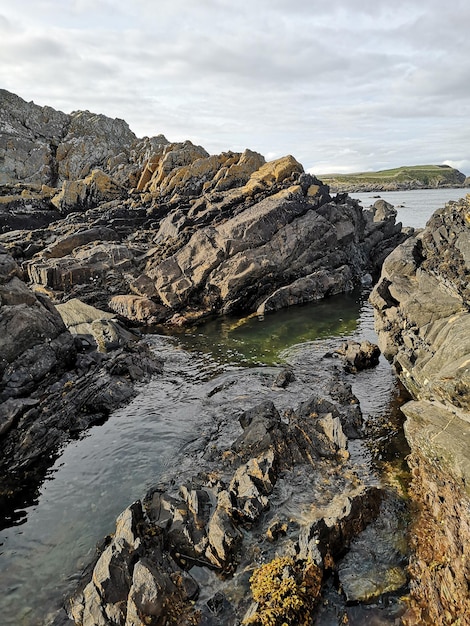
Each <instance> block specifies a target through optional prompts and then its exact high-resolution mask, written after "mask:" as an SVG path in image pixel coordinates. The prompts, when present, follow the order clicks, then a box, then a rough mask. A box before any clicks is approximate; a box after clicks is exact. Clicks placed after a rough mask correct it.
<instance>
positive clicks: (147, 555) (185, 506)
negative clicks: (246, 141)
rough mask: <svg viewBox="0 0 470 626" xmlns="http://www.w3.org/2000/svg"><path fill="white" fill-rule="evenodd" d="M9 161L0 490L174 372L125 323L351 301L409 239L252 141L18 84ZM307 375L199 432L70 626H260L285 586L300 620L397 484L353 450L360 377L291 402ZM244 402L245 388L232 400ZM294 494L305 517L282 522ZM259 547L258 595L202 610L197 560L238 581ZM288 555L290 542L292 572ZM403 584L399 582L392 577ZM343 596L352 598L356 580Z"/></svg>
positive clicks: (287, 616) (2, 133) (361, 348)
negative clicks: (178, 130)
mask: <svg viewBox="0 0 470 626" xmlns="http://www.w3.org/2000/svg"><path fill="white" fill-rule="evenodd" d="M0 162H1V163H2V173H1V175H0V176H1V177H0V185H1V195H0V230H1V232H0V246H1V247H0V307H1V309H0V313H1V317H0V331H1V332H0V346H1V348H2V353H1V355H2V360H1V362H0V377H1V380H0V402H1V404H0V453H1V454H0V459H1V461H0V471H1V472H2V475H3V476H5V477H6V478H5V480H4V482H3V483H2V489H3V491H2V494H1V495H2V496H3V498H4V499H6V498H7V497H9V496H10V495H11V494H16V495H18V493H20V497H25V496H24V487H25V481H26V479H29V480H30V485H31V484H32V485H33V488H34V486H37V484H38V482H39V481H40V480H41V476H42V474H43V472H44V469H45V467H46V464H47V463H50V462H51V460H52V458H53V455H54V454H55V453H56V452H57V450H58V448H59V446H60V445H61V444H62V443H63V442H64V441H65V440H66V439H67V438H70V437H72V436H74V435H76V434H78V433H79V432H81V431H82V430H84V429H86V428H88V427H89V426H90V425H92V424H94V423H97V422H99V421H101V420H103V419H106V417H107V416H108V415H109V413H110V411H112V410H113V409H114V408H115V407H117V406H118V405H119V404H121V403H123V402H126V401H127V400H128V399H129V398H130V397H131V396H132V395H133V394H134V385H133V383H134V382H135V381H138V380H145V379H148V378H149V377H150V376H151V375H153V374H154V373H156V372H161V363H160V361H159V359H158V357H157V356H156V355H155V354H153V353H152V352H151V351H150V349H149V348H148V347H147V346H146V344H145V343H143V342H141V341H137V339H138V336H137V335H136V334H134V332H133V331H132V330H131V329H130V328H131V327H132V326H140V325H152V324H157V323H168V324H171V323H178V324H179V323H185V322H186V321H188V320H195V319H199V318H201V317H202V316H206V315H213V314H222V313H228V312H236V313H243V314H251V313H257V314H258V315H264V314H267V313H269V312H270V311H274V310H276V309H279V308H282V307H286V306H290V305H293V304H298V303H303V302H308V301H312V300H316V299H319V298H323V297H324V296H327V295H330V294H336V293H339V292H344V291H349V290H351V289H352V288H353V287H354V285H356V284H360V283H361V282H362V281H364V282H369V283H370V281H371V275H372V274H376V273H377V272H378V271H379V270H380V267H381V264H382V262H383V260H384V258H385V257H386V256H387V255H388V254H389V252H391V251H392V250H393V249H394V248H395V247H396V246H397V245H398V244H399V243H401V242H403V241H404V240H405V239H406V237H407V236H408V234H405V233H403V232H402V230H401V225H400V224H396V223H395V218H396V213H395V212H394V210H393V209H392V208H391V207H390V206H388V205H386V204H384V203H378V204H376V206H374V207H373V208H372V209H370V210H363V209H362V207H361V206H360V205H359V204H358V202H357V201H354V200H352V199H351V198H349V197H348V196H347V195H346V194H343V195H337V196H335V197H332V196H331V195H330V192H329V188H328V186H326V185H324V184H323V183H322V182H321V181H320V180H318V179H317V178H316V177H315V176H312V175H310V174H306V173H305V172H304V169H303V167H302V165H301V164H300V163H299V162H298V161H296V159H295V158H294V157H293V156H290V155H289V156H285V157H283V158H280V159H277V160H275V161H272V162H269V163H266V162H265V159H264V157H262V156H261V155H260V154H258V153H256V152H253V151H251V150H245V151H244V152H243V153H234V152H225V153H222V154H220V155H209V154H208V153H207V152H206V150H205V149H204V148H202V147H201V146H195V145H193V144H192V143H191V142H190V141H185V142H180V143H170V142H168V141H167V140H166V139H165V137H163V136H161V135H159V136H157V137H152V138H148V137H145V138H143V139H138V138H137V137H135V135H134V134H133V133H132V132H131V131H130V129H129V127H128V126H127V124H126V123H125V122H124V121H122V120H111V119H109V118H106V117H105V116H102V115H95V114H93V113H90V112H88V111H85V112H83V111H81V112H80V111H79V112H74V113H71V114H70V115H68V114H64V113H61V112H57V111H54V110H53V109H51V108H50V107H39V106H36V105H35V104H34V103H26V102H24V101H23V100H21V98H18V97H17V96H14V95H13V94H10V93H8V92H6V91H3V90H2V91H0ZM126 324H127V325H126ZM338 356H340V357H342V358H343V359H344V363H345V367H346V369H347V370H348V371H349V372H354V371H357V370H360V369H362V368H364V367H370V366H373V365H374V364H375V363H376V361H377V357H378V353H377V349H376V347H375V346H371V345H370V344H366V343H363V344H355V345H352V344H351V345H344V346H342V347H341V348H340V349H339V350H338V351H337V352H336V354H335V357H338ZM325 359H326V357H325ZM328 359H330V361H332V362H333V364H334V365H333V366H332V368H331V369H332V370H334V371H337V370H338V369H341V368H339V366H338V361H339V359H337V358H333V357H332V355H329V356H328ZM321 365H322V366H323V365H325V364H324V363H323V362H322V363H321ZM325 368H326V365H325ZM322 376H326V374H325V370H324V369H322ZM296 377H297V374H296V375H295V376H293V375H292V372H291V371H287V372H281V373H280V374H279V376H278V377H277V378H276V380H273V381H270V383H269V389H268V388H265V387H266V385H265V386H264V387H263V388H262V389H261V390H258V391H259V394H258V397H259V396H262V397H263V398H265V399H267V398H268V395H269V397H270V398H271V399H270V400H269V401H267V402H264V403H262V404H259V403H254V404H253V403H252V404H253V405H252V406H249V407H244V410H243V412H240V411H238V412H239V413H240V415H237V416H238V417H239V422H237V420H233V419H232V420H227V419H226V415H227V410H228V409H227V408H226V410H225V411H224V412H221V413H220V414H218V415H217V416H215V417H214V422H215V428H216V431H215V433H214V434H213V435H211V437H212V440H211V437H209V440H205V439H204V438H202V440H201V441H199V448H198V449H197V451H196V452H195V454H194V455H193V456H191V455H189V458H188V461H190V462H191V464H192V466H191V468H189V467H188V466H187V465H186V466H184V461H183V462H182V464H183V466H184V467H182V468H180V469H181V471H180V473H179V475H178V476H175V477H173V479H172V480H171V481H169V482H168V483H167V484H165V485H163V486H157V487H155V489H153V490H152V491H151V492H149V493H148V494H147V496H146V497H145V498H144V499H142V500H141V501H139V502H136V503H135V504H134V505H132V506H131V507H129V508H128V509H127V510H126V511H125V512H124V513H123V515H122V516H121V517H120V518H119V520H118V523H117V529H116V533H115V535H114V536H113V537H112V538H109V539H108V540H107V542H106V544H105V545H104V546H103V547H102V550H101V552H100V555H99V557H98V560H97V562H96V563H95V564H94V566H93V568H92V571H91V570H90V572H89V575H88V577H85V579H84V581H83V585H82V586H81V588H80V589H79V590H78V591H77V593H76V594H75V595H74V598H73V600H72V603H71V605H70V606H69V615H71V616H72V617H73V619H74V620H75V621H76V622H77V623H79V624H80V623H83V624H87V625H89V624H94V625H96V624H108V623H116V624H127V625H128V626H130V625H131V624H144V623H162V622H161V619H164V620H171V619H173V621H174V623H181V624H182V623H187V624H190V623H194V622H195V621H197V620H199V618H200V617H201V616H202V618H203V619H205V620H206V622H205V623H207V624H209V623H214V624H215V623H219V622H218V621H217V620H219V617H217V615H219V614H220V615H223V616H224V617H223V620H224V623H226V624H229V623H232V622H233V623H236V620H238V619H239V618H242V617H243V615H244V612H245V610H246V611H248V613H246V615H245V619H246V623H251V624H257V623H260V624H262V623H265V620H266V619H267V616H268V615H269V612H270V611H272V610H273V609H272V602H275V599H273V598H272V597H271V596H270V594H264V595H263V594H262V593H261V591H260V589H262V587H263V584H264V583H263V581H264V580H265V579H266V578H267V579H269V580H271V581H274V582H273V584H277V583H278V581H279V577H280V576H282V578H283V580H289V581H291V582H289V585H293V587H292V588H295V590H296V593H295V597H296V598H298V601H299V602H300V604H301V605H302V606H301V608H300V607H299V610H298V611H294V613H293V614H292V613H289V612H288V611H287V608H288V607H287V605H286V603H285V602H284V603H283V602H280V603H277V604H276V607H275V611H277V612H278V616H279V619H283V620H287V621H288V622H289V623H295V620H296V619H297V618H298V617H299V616H303V617H302V619H303V618H304V617H305V616H306V615H307V613H308V612H309V611H311V610H313V609H314V608H315V606H316V596H317V594H318V593H319V589H320V583H321V581H322V580H323V579H324V576H325V577H326V576H327V575H328V573H329V572H330V571H331V570H332V569H334V567H335V566H334V561H335V559H336V557H337V556H340V555H341V554H342V552H343V551H344V549H345V548H346V547H347V546H348V545H349V543H350V541H351V540H352V538H353V537H354V536H355V535H357V533H358V532H359V531H361V530H362V529H363V528H364V527H365V525H366V524H367V523H368V522H369V521H371V520H372V519H373V518H375V517H376V515H377V513H378V510H379V508H380V506H381V499H382V495H383V494H381V493H379V490H378V488H377V487H376V486H375V485H372V486H371V485H369V484H367V483H366V482H364V481H362V480H360V479H359V478H358V476H357V473H356V469H357V468H356V466H355V465H354V463H353V462H350V459H349V452H348V450H347V449H346V445H347V440H348V438H350V439H351V438H356V437H359V436H361V434H362V420H361V413H360V409H359V408H358V407H357V403H356V400H355V398H354V396H353V395H352V393H351V390H350V388H349V387H348V385H347V384H346V383H345V382H344V381H343V380H340V379H339V378H341V377H339V378H338V377H336V378H335V379H334V381H333V382H331V381H329V382H328V383H325V385H324V394H322V395H321V396H320V395H319V394H318V393H317V394H312V393H311V389H312V387H314V388H318V380H319V379H320V376H317V377H316V379H315V385H313V383H312V380H311V379H309V380H308V384H307V383H306V384H305V388H304V390H303V392H302V393H305V391H306V390H308V391H309V397H308V398H304V402H302V403H300V404H299V405H298V406H296V407H292V406H290V405H289V406H283V407H282V409H281V407H279V408H278V403H279V402H281V404H282V402H285V400H282V401H281V400H279V398H281V397H282V396H284V397H287V392H286V389H287V388H288V387H289V385H291V384H294V385H299V389H300V388H301V387H300V382H299V381H301V379H300V378H299V379H297V378H296ZM296 381H297V382H296ZM322 385H323V383H322ZM218 392H219V391H218V390H214V391H213V393H212V395H211V398H213V397H214V396H216V395H217V393H218ZM297 395H298V397H299V398H300V397H301V394H300V391H299V393H298V394H297ZM274 397H276V400H277V403H274V402H273V400H272V398H274ZM244 401H245V402H247V401H248V400H247V399H246V398H245V399H244ZM242 402H243V401H242V400H241V399H240V395H237V396H236V398H234V399H233V400H232V403H231V408H232V409H233V406H234V405H236V406H237V407H238V408H240V406H241V404H242ZM221 437H222V439H221ZM195 465H196V466H197V471H195V470H194V466H195ZM185 468H186V469H185ZM357 471H359V470H357ZM31 479H33V480H32V481H31ZM177 481H178V484H176V483H177ZM330 482H331V483H333V486H334V487H335V488H332V489H330V488H329V487H328V485H329V484H330ZM175 485H176V486H175ZM292 485H294V486H295V488H296V493H295V497H296V498H298V503H297V505H296V506H297V508H296V509H295V513H292V514H289V515H287V514H286V515H285V516H284V517H285V519H281V520H279V519H277V518H276V515H275V512H276V511H277V510H278V509H279V506H280V504H281V503H282V502H283V492H284V491H285V490H289V489H290V490H291V491H290V493H291V494H292V493H293V492H292ZM306 486H307V488H306ZM314 492H315V494H316V495H317V496H318V498H317V499H316V500H315V503H312V493H314ZM270 507H272V508H270ZM306 511H308V512H309V513H308V515H307V513H306ZM306 520H308V523H307V521H306ZM261 521H262V523H261ZM266 524H267V526H266ZM248 535H249V536H250V537H251V539H250V540H246V537H247V536H248ZM257 544H258V546H257ZM260 544H262V546H263V559H264V560H267V559H268V557H269V559H271V561H272V564H271V566H268V567H266V568H260V572H259V574H257V575H256V576H254V579H253V581H252V582H253V585H252V591H253V597H254V599H255V600H256V604H255V603H254V604H253V605H252V606H251V608H250V606H248V605H249V603H247V602H245V601H241V602H239V603H237V602H232V603H230V602H229V601H228V600H227V597H228V596H229V591H227V597H226V596H225V595H224V594H222V592H221V594H220V595H219V596H217V594H215V595H214V596H213V597H212V598H210V601H209V602H202V600H201V605H200V606H199V607H198V606H196V605H193V604H192V603H193V602H196V603H197V601H198V590H199V588H200V586H201V585H200V583H199V582H198V581H196V580H195V579H194V577H193V573H194V574H195V573H196V571H199V570H197V568H200V569H202V568H203V570H204V574H203V576H209V577H212V576H215V574H218V575H219V578H218V580H219V579H220V580H222V581H223V580H225V579H228V578H230V577H231V576H232V575H234V574H236V572H240V571H242V572H243V575H244V576H245V579H246V578H247V572H249V571H252V570H253V568H254V567H256V566H258V565H259V564H260V561H259V558H258V557H259V552H258V551H257V550H258V549H259V545H260ZM276 549H279V550H281V551H282V552H283V553H284V554H285V559H284V560H282V559H281V562H280V563H279V562H277V561H276V559H275V550H276ZM244 550H245V551H246V550H247V551H246V552H245V553H244ZM240 559H241V560H242V561H243V559H245V560H244V561H243V567H242V568H240V567H239V566H240V563H241V561H240ZM191 568H192V569H193V572H192V573H189V572H188V570H189V569H191ZM386 569H387V568H386ZM392 569H393V568H392ZM195 570H196V571H195ZM348 571H350V569H349V568H348V567H345V568H344V580H345V581H346V580H349V579H350V578H351V575H350V573H348ZM335 572H336V570H335ZM387 572H388V570H387ZM387 576H388V574H387ZM227 577H228V578H227ZM212 580H213V579H212ZM276 581H277V582H276ZM245 582H246V580H245ZM403 584H404V577H403V576H402V577H400V576H398V577H397V578H396V579H394V582H393V584H391V586H390V585H389V581H388V579H387V582H386V583H384V586H383V587H381V589H382V591H383V589H385V588H386V589H387V591H388V590H389V588H391V589H393V590H396V589H399V588H400V587H401V586H402V585H403ZM208 588H210V583H209V585H208ZM289 588H290V587H289ZM305 589H308V590H309V594H306V592H305ZM374 593H375V592H374ZM380 593H381V592H380V591H378V592H377V593H376V594H375V596H374V597H376V596H377V595H380ZM348 594H349V596H348V597H349V598H356V599H357V598H359V595H358V594H357V593H356V591H355V590H354V589H352V586H351V585H350V586H349V591H348ZM307 596H308V597H307ZM358 601H359V600H358ZM211 607H212V608H211ZM208 610H209V611H211V612H212V613H214V614H216V617H215V618H214V617H213V616H211V615H209V614H207V611H208ZM325 610H327V609H325ZM198 611H199V613H198ZM283 611H284V612H283ZM286 611H287V612H286ZM204 612H206V613H204ZM160 618H161V619H160ZM159 620H160V622H159ZM211 620H212V621H211ZM234 620H235V621H234ZM281 623H282V622H281Z"/></svg>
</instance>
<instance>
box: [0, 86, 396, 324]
mask: <svg viewBox="0 0 470 626" xmlns="http://www.w3.org/2000/svg"><path fill="white" fill-rule="evenodd" d="M0 96H1V99H0V105H1V106H0V128H1V130H2V133H1V135H0V136H1V137H2V141H3V144H0V151H1V152H0V158H2V159H3V161H4V163H5V164H6V165H5V167H4V168H3V170H2V171H3V172H4V174H3V177H4V178H3V179H2V180H1V181H0V183H2V196H1V198H2V201H1V202H0V218H1V219H0V225H1V227H2V229H3V232H4V234H3V235H0V243H3V245H5V246H6V247H7V249H8V250H9V251H10V252H11V254H12V255H13V256H14V257H15V259H16V260H17V261H18V262H19V263H23V264H24V269H25V270H26V272H27V277H28V280H29V281H31V282H32V283H35V284H36V285H40V286H41V287H43V288H45V289H46V290H48V291H49V295H50V296H51V297H53V299H54V300H56V301H58V300H64V299H70V298H73V297H78V298H80V299H82V300H84V301H85V302H87V303H88V304H91V305H96V306H98V307H99V308H104V309H106V310H109V309H111V308H113V307H114V308H113V310H117V309H116V308H115V307H116V306H118V309H119V314H120V315H122V316H127V314H129V320H130V321H133V322H137V323H141V322H142V321H144V322H145V321H148V323H153V322H154V321H155V320H157V321H164V320H169V319H171V318H173V316H174V315H175V314H178V315H179V319H184V317H188V316H189V317H191V318H193V317H194V316H200V315H205V314H209V313H210V314H213V313H226V312H244V313H246V312H255V311H258V313H259V314H264V313H267V312H269V311H273V310H276V309H278V308H281V307H285V306H289V305H292V304H297V303H302V302H307V301H310V300H315V299H318V298H322V297H324V296H326V295H329V294H335V293H339V292H343V291H347V290H350V289H351V288H352V287H353V285H354V284H356V283H358V282H360V281H361V278H362V277H363V276H364V275H365V274H369V273H374V272H376V271H377V270H378V269H379V268H380V265H381V263H382V261H383V258H385V256H386V254H388V252H389V251H390V250H392V249H393V248H394V247H395V246H396V245H397V243H399V242H400V241H402V240H403V239H404V237H405V235H403V234H402V232H401V228H400V226H399V225H396V224H395V216H396V214H395V213H394V212H393V211H385V210H384V208H383V207H376V208H375V209H373V210H368V211H363V210H362V208H361V207H360V206H359V205H358V204H357V203H356V202H355V201H353V200H351V199H350V198H348V197H347V196H346V195H342V196H337V197H336V198H332V197H331V196H330V195H329V190H328V187H326V186H325V185H323V184H322V183H321V181H319V180H318V179H316V178H315V177H313V176H311V175H309V174H305V173H304V171H303V167H302V165H301V164H300V163H298V162H297V161H296V160H295V159H294V157H292V156H286V157H283V158H281V159H277V160H276V161H273V162H271V163H266V162H265V160H264V158H263V157H262V156H261V155H260V154H257V153H255V152H253V151H251V150H245V152H243V153H233V152H226V153H222V154H220V155H212V156H211V155H209V154H208V153H207V152H206V151H205V150H204V148H202V147H201V146H195V145H193V144H192V143H191V142H190V141H186V142H182V143H169V142H168V141H167V140H166V139H165V138H164V137H163V136H161V135H160V136H158V137H152V138H144V139H142V140H139V139H137V138H136V137H135V135H134V134H133V133H132V132H131V131H130V130H129V128H128V126H127V125H126V124H125V122H123V121H122V120H111V119H109V118H106V117H104V116H102V115H94V114H92V113H89V112H88V111H85V112H74V113H71V114H70V115H66V114H63V113H60V112H56V111H54V110H53V109H50V108H48V107H39V106H36V105H35V104H33V103H26V102H24V101H22V100H21V99H20V98H18V97H17V96H14V95H13V94H10V93H8V92H6V91H2V92H0ZM38 159H39V161H40V162H39V161H38ZM51 222H52V223H51ZM26 224H29V226H28V227H27V230H28V231H29V232H25V230H21V228H22V227H24V225H26ZM49 224H50V227H48V225H49ZM38 227H39V228H38ZM131 296H138V297H141V298H145V299H146V300H147V301H148V302H147V305H146V308H147V311H148V313H146V314H143V313H142V311H141V312H140V313H136V310H135V307H134V306H133V305H132V304H131V303H132V301H131V300H130V297H131ZM113 298H121V299H120V300H113ZM126 298H127V300H126ZM111 301H113V304H112V305H111V304H110V302H111ZM117 302H119V305H117ZM126 302H127V304H126V305H124V303H126ZM136 303H137V301H134V304H136ZM150 303H152V304H150ZM150 311H152V313H150Z"/></svg>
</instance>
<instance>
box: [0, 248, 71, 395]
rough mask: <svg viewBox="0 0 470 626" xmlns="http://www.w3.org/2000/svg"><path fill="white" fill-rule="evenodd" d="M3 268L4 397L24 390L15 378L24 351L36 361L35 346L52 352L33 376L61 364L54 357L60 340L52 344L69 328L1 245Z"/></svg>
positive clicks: (0, 387)
mask: <svg viewBox="0 0 470 626" xmlns="http://www.w3.org/2000/svg"><path fill="white" fill-rule="evenodd" d="M0 272H1V277H0V283H1V285H0V298H1V299H0V312H1V316H0V354H1V357H0V358H1V361H0V374H2V376H3V379H2V381H1V382H0V397H2V396H4V395H5V394H7V395H6V397H8V395H9V394H10V393H12V394H14V395H18V394H19V395H21V394H22V391H21V389H22V388H23V384H22V383H21V382H20V380H19V379H18V380H16V382H14V380H15V378H18V377H17V374H15V369H16V368H17V367H18V366H20V361H19V360H20V359H21V358H22V355H23V354H25V353H28V354H29V355H30V359H32V360H33V361H34V358H35V357H37V356H38V351H35V350H34V349H35V347H36V346H39V352H40V351H41V350H45V351H46V352H47V353H48V357H47V359H46V361H47V363H46V362H44V363H43V364H42V365H41V366H39V364H38V365H37V371H36V372H35V373H34V374H33V373H32V374H31V375H32V377H33V378H34V377H35V376H36V377H39V376H40V375H41V374H42V375H43V376H45V375H46V374H47V373H48V371H49V370H48V368H49V369H50V368H53V367H55V366H56V365H57V362H55V359H54V349H55V348H56V344H55V343H51V345H48V344H49V343H50V342H54V341H55V340H56V339H57V338H58V337H59V336H60V335H61V334H63V333H64V332H65V326H64V325H63V323H62V320H61V318H60V316H59V314H58V313H57V311H56V310H55V309H54V307H53V306H52V304H51V303H50V302H49V301H48V300H47V298H44V297H42V296H41V297H37V296H36V295H35V294H34V293H33V292H32V291H31V290H30V289H28V287H27V286H26V285H25V284H24V283H23V282H22V281H21V280H20V278H19V277H20V276H21V271H20V269H19V267H18V266H17V264H16V263H15V262H14V260H13V259H12V258H11V256H10V255H8V254H7V253H6V251H5V249H4V248H1V247H0ZM9 279H10V280H9ZM32 350H33V351H34V357H33V352H31V351H32ZM23 382H25V381H23ZM14 388H15V391H14V390H13V389H14ZM8 389H9V390H10V391H8ZM4 399H6V398H5V397H4Z"/></svg>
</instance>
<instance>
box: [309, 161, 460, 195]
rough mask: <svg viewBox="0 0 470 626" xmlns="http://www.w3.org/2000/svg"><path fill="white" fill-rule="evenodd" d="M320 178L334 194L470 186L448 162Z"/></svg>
mask: <svg viewBox="0 0 470 626" xmlns="http://www.w3.org/2000/svg"><path fill="white" fill-rule="evenodd" d="M321 178H322V181H323V182H324V183H325V184H327V185H329V186H330V189H331V191H332V192H335V193H337V192H347V193H351V192H356V193H357V192H363V191H402V190H408V189H434V188H437V187H469V186H470V177H468V176H467V177H466V176H465V174H463V173H462V172H459V170H457V169H455V168H453V167H450V166H449V165H411V166H403V167H397V168H394V169H390V170H380V171H377V172H357V173H354V174H324V175H323V176H322V177H321Z"/></svg>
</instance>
